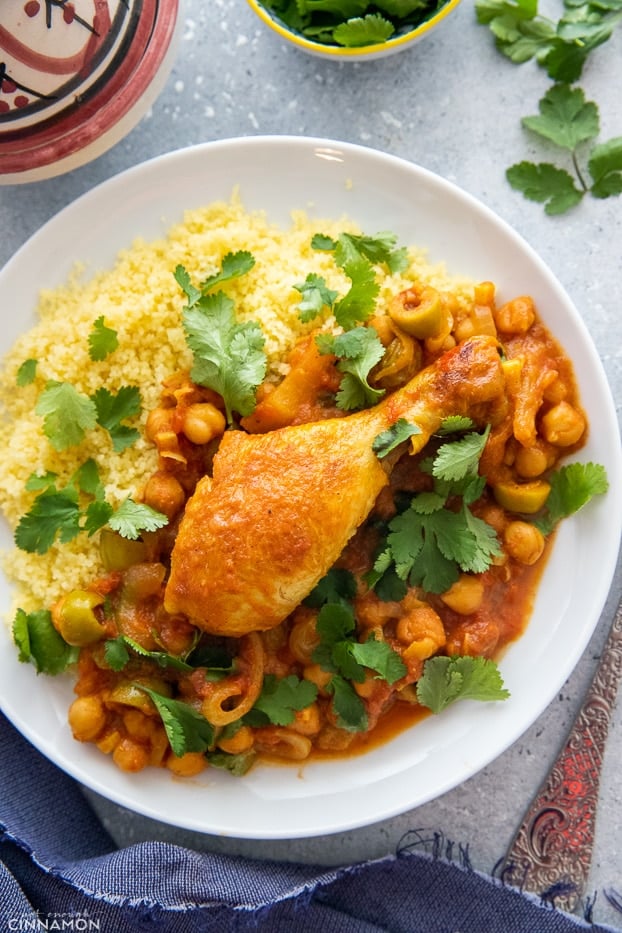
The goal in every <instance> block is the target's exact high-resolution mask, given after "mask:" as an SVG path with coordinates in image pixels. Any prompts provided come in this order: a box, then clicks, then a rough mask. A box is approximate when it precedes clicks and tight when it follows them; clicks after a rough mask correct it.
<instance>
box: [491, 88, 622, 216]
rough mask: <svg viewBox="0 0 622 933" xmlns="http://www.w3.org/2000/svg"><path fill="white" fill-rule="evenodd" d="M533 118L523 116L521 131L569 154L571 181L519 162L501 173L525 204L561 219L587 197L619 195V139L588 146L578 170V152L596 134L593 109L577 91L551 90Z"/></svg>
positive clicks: (547, 166) (547, 167) (553, 169)
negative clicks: (531, 203) (535, 205)
mask: <svg viewBox="0 0 622 933" xmlns="http://www.w3.org/2000/svg"><path fill="white" fill-rule="evenodd" d="M539 109H540V113H539V115H537V116H532V117H525V118H524V119H523V121H522V122H523V126H525V127H526V128H527V129H529V130H531V132H533V133H536V134H537V135H539V136H542V137H543V138H544V139H547V140H548V141H550V142H552V143H553V144H555V145H556V146H559V147H560V148H562V149H565V150H567V151H568V152H570V156H571V165H572V168H573V172H574V177H573V175H571V174H570V173H569V172H568V171H567V170H566V169H561V168H559V167H557V166H555V165H552V164H551V163H548V162H540V163H538V164H534V163H532V162H525V161H523V162H519V163H517V164H515V165H512V166H510V168H509V169H508V170H507V173H506V174H507V178H508V181H509V182H510V184H511V185H512V187H513V188H515V189H516V190H518V191H521V192H522V193H523V194H524V196H525V197H526V198H529V200H531V201H538V202H540V203H544V204H545V208H544V210H545V212H546V213H547V214H561V213H563V212H564V211H566V210H568V209H569V208H570V207H573V206H574V205H575V204H578V203H579V201H581V199H582V198H583V197H584V196H585V194H587V193H590V194H592V196H593V197H596V198H608V197H610V196H612V195H617V194H620V193H622V136H621V137H617V138H614V139H610V140H609V141H607V142H604V143H601V144H599V145H595V146H592V148H591V149H590V150H589V152H588V154H587V156H586V158H587V170H588V172H589V175H590V177H591V182H588V181H587V180H586V176H585V171H584V170H583V171H582V170H581V168H580V166H579V149H580V147H581V145H582V144H585V143H587V142H589V141H591V140H593V139H594V138H595V137H596V136H597V135H598V132H599V115H598V108H597V106H596V104H595V103H594V102H593V101H586V100H585V96H584V94H583V91H582V90H581V89H580V88H571V87H570V86H569V85H567V84H556V85H554V86H553V87H552V88H551V89H550V90H549V91H548V92H547V93H546V94H545V95H544V97H543V98H542V100H541V101H540V105H539Z"/></svg>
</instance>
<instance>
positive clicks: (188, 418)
mask: <svg viewBox="0 0 622 933" xmlns="http://www.w3.org/2000/svg"><path fill="white" fill-rule="evenodd" d="M226 426H227V422H226V420H225V416H224V415H223V413H222V412H221V411H220V410H219V409H218V408H216V406H215V405H212V404H211V403H210V402H195V403H194V404H193V405H189V406H188V408H186V409H185V411H184V415H183V432H184V434H185V435H186V437H187V438H188V440H189V441H192V443H193V444H207V442H208V441H211V440H212V438H214V437H220V435H221V434H223V433H224V430H225V427H226Z"/></svg>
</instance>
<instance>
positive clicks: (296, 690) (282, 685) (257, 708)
mask: <svg viewBox="0 0 622 933" xmlns="http://www.w3.org/2000/svg"><path fill="white" fill-rule="evenodd" d="M316 697H317V687H316V685H315V684H313V683H311V681H310V680H300V678H298V677H297V676H296V675H295V674H290V675H289V676H288V677H282V678H278V677H275V676H274V674H266V676H265V677H264V682H263V686H262V688H261V693H260V694H259V696H258V698H257V700H256V701H255V703H254V705H253V708H252V709H251V710H250V711H249V712H248V713H247V714H246V716H245V717H244V722H246V723H248V724H249V725H252V726H264V725H269V724H270V723H273V724H274V725H276V726H287V725H289V724H290V723H292V722H293V721H294V718H295V716H294V714H295V712H296V711H298V710H301V709H305V707H307V706H310V705H311V703H313V702H314V701H315V699H316Z"/></svg>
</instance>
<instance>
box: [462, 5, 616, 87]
mask: <svg viewBox="0 0 622 933" xmlns="http://www.w3.org/2000/svg"><path fill="white" fill-rule="evenodd" d="M563 7H564V12H563V14H562V16H561V17H560V18H559V20H557V21H555V20H552V19H549V18H548V17H546V16H543V15H542V14H541V13H540V12H539V10H538V0H476V4H475V10H476V14H477V19H478V22H479V23H481V24H483V25H486V26H488V28H489V29H490V31H491V32H492V34H493V35H494V37H495V43H496V46H497V48H498V49H499V51H500V52H502V54H503V55H505V56H507V57H508V58H509V59H510V60H511V61H513V62H515V63H516V64H522V63H523V62H527V61H529V60H530V59H532V58H534V59H535V60H536V61H537V62H538V64H539V65H541V66H542V67H543V68H545V69H546V71H547V73H548V75H549V77H550V78H551V79H552V80H554V81H564V82H574V81H577V80H578V79H579V78H580V77H581V74H582V72H583V67H584V65H585V62H586V60H587V58H588V56H589V54H590V53H591V52H592V51H593V50H594V49H595V48H596V47H597V46H599V45H602V44H603V43H604V42H606V41H607V40H608V39H609V38H610V37H611V35H612V33H613V30H614V29H615V27H616V26H617V24H618V23H619V22H620V20H621V19H622V3H620V0H606V2H600V0H593V2H584V0H564V4H563Z"/></svg>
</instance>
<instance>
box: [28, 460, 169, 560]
mask: <svg viewBox="0 0 622 933" xmlns="http://www.w3.org/2000/svg"><path fill="white" fill-rule="evenodd" d="M26 489H27V490H28V491H32V492H34V491H39V492H38V495H37V496H35V498H34V500H33V503H32V505H31V507H30V509H29V510H28V512H26V513H25V514H24V515H23V516H22V517H21V518H20V520H19V522H18V523H17V526H16V528H15V532H14V540H15V543H16V545H17V547H19V548H20V549H21V550H23V551H28V552H29V553H31V554H45V553H46V552H47V551H48V550H49V549H50V548H51V547H52V545H53V544H54V542H55V541H56V540H57V538H58V540H59V541H60V543H61V544H66V543H67V542H68V541H72V540H73V539H74V538H75V537H77V535H78V534H80V532H82V531H84V532H86V533H87V534H88V535H89V536H90V535H93V534H95V532H97V531H99V529H100V528H103V527H104V525H106V524H108V525H109V526H110V527H111V528H112V529H113V530H115V531H117V532H118V533H119V534H120V535H122V536H123V537H125V538H131V539H134V540H135V539H136V538H138V537H140V534H141V533H142V532H143V531H156V530H157V529H158V528H163V527H164V525H166V524H167V522H168V519H167V517H166V516H165V515H163V514H162V513H161V512H156V511H155V509H152V508H151V507H150V506H148V505H144V504H142V503H137V502H134V501H133V500H132V499H131V498H128V499H126V500H125V501H124V502H122V503H121V505H120V506H119V507H118V508H117V509H116V510H115V509H114V508H113V506H112V505H111V504H110V503H109V502H107V501H106V500H105V498H104V494H105V490H104V487H103V484H102V482H101V479H100V476H99V469H98V467H97V464H96V462H95V461H94V460H93V459H92V458H89V459H88V460H86V461H85V462H84V463H83V464H81V465H80V466H79V467H78V469H77V470H76V471H75V473H74V474H73V476H72V477H71V478H70V480H69V482H68V483H67V485H66V486H61V487H59V486H58V477H57V476H56V474H54V473H46V474H44V475H42V476H37V475H36V474H33V475H32V476H31V477H30V479H29V480H28V481H27V483H26Z"/></svg>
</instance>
